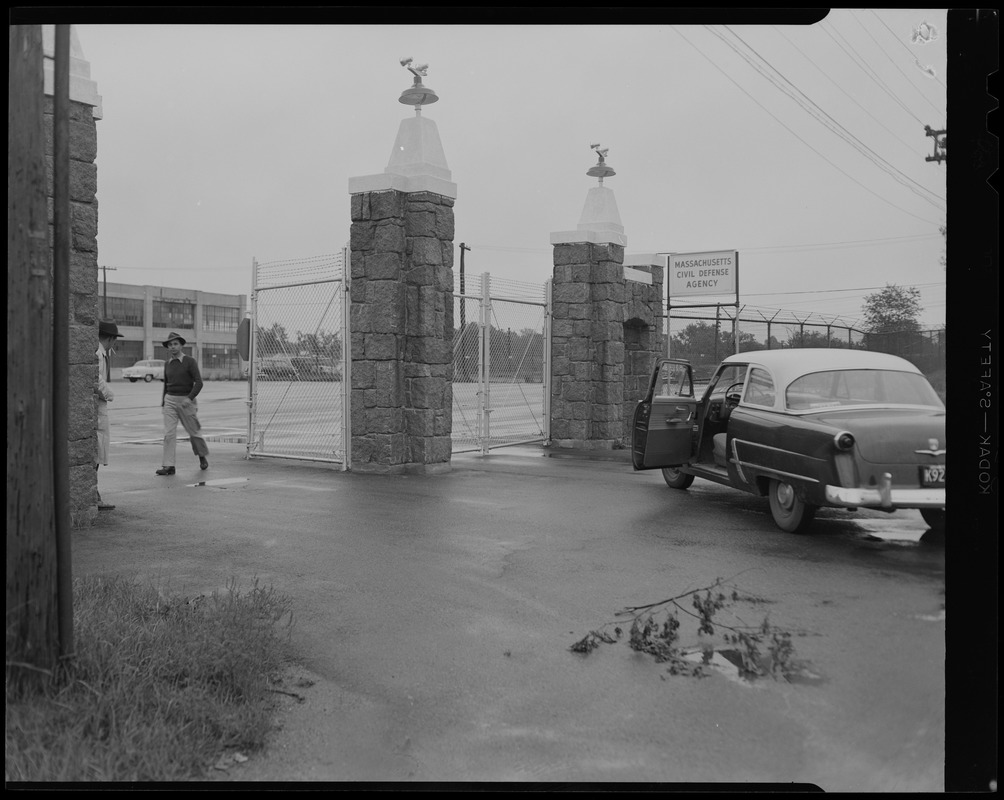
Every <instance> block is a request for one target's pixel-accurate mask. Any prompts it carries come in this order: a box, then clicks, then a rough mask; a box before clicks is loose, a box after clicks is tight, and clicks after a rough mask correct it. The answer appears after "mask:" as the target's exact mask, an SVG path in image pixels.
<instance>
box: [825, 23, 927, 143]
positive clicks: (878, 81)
mask: <svg viewBox="0 0 1004 800" xmlns="http://www.w3.org/2000/svg"><path fill="white" fill-rule="evenodd" d="M830 27H831V26H829V25H826V24H825V23H822V24H821V25H820V29H821V30H822V31H823V33H825V34H826V35H827V36H829V37H830V38H831V39H833V41H834V43H836V45H837V47H839V48H840V49H841V50H843V51H844V53H846V54H847V57H848V58H850V60H851V61H853V62H854V63H855V64H857V66H858V68H859V69H860V70H861V71H862V72H864V74H865V75H867V76H868V77H869V78H871V80H872V82H873V83H874V84H875V85H876V86H878V87H879V88H880V89H881V90H882V91H883V92H885V93H886V94H887V95H888V96H889V97H890V98H891V99H892V101H893V102H894V103H896V104H897V105H898V106H899V107H900V108H902V109H903V110H904V111H905V112H906V113H907V114H909V115H910V116H911V117H913V118H914V119H915V120H917V122H919V123H920V124H921V125H923V124H924V123H923V121H922V120H921V119H920V117H918V116H917V115H916V114H914V113H913V112H912V111H911V110H910V109H909V108H908V107H907V105H906V104H905V103H904V102H903V101H902V100H900V99H899V97H897V96H896V93H895V92H893V91H892V90H891V89H890V88H889V87H888V86H886V85H885V82H884V81H883V80H882V79H881V78H879V77H878V76H877V75H875V74H874V70H872V72H869V71H868V69H866V68H865V66H864V63H865V62H864V59H863V58H861V56H860V54H858V51H857V50H854V46H853V45H852V44H851V43H850V42H848V41H847V40H846V39H844V36H843V34H842V33H840V31H835V32H836V35H837V36H839V37H840V38H841V39H843V40H844V42H845V43H846V44H847V47H849V48H850V49H851V50H853V51H854V55H853V56H852V55H851V54H850V53H848V52H847V47H844V45H842V44H840V42H838V41H837V40H836V39H835V38H834V36H833V33H832V32H831V31H830ZM855 56H857V58H855Z"/></svg>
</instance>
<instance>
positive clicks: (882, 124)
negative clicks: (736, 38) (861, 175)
mask: <svg viewBox="0 0 1004 800" xmlns="http://www.w3.org/2000/svg"><path fill="white" fill-rule="evenodd" d="M774 30H775V31H777V33H778V34H780V35H781V37H782V38H783V39H785V40H786V41H787V42H788V44H790V45H791V46H792V47H794V48H795V49H796V50H798V52H799V53H801V55H802V57H803V58H805V60H806V61H808V62H809V63H810V64H812V66H814V67H815V68H816V70H817V71H818V72H819V74H820V75H822V76H823V77H824V78H826V80H828V81H829V82H830V83H832V84H833V86H834V87H835V88H836V89H838V90H839V91H840V92H842V93H843V95H844V96H845V97H846V98H847V99H848V100H850V101H851V102H852V103H854V105H856V106H857V107H858V108H860V109H861V110H862V111H863V112H864V113H865V114H867V115H868V116H869V117H871V118H872V120H873V121H874V122H875V124H876V125H878V126H879V127H881V128H883V129H884V130H885V131H886V132H887V133H889V135H891V136H892V137H893V138H894V139H896V140H897V141H898V142H899V143H900V144H902V145H903V146H904V147H906V148H908V149H910V150H913V152H915V153H916V154H917V155H919V156H921V157H924V156H926V155H927V153H926V152H924V151H921V150H914V148H913V145H911V144H908V143H907V142H905V141H903V139H902V138H901V137H900V136H899V135H898V134H897V133H895V132H894V131H893V130H892V129H891V128H889V127H888V126H886V124H885V123H884V122H882V121H881V120H880V119H878V118H877V117H876V116H875V115H874V114H872V113H871V111H869V110H868V109H867V108H865V107H864V106H863V105H861V103H859V102H858V100H857V98H856V97H854V96H853V95H852V94H850V93H849V92H847V91H846V90H845V89H844V87H843V86H841V85H840V84H839V83H837V82H836V81H835V80H833V78H831V77H830V76H829V75H827V74H826V71H825V70H823V69H822V68H821V67H820V66H819V65H818V64H817V63H816V62H815V61H813V60H812V58H811V57H810V56H808V55H806V53H805V52H804V51H803V50H802V49H801V48H800V47H799V46H798V45H797V44H795V43H794V42H793V41H792V40H791V39H789V38H788V37H787V36H786V35H785V33H784V31H782V30H781V29H780V28H778V27H777V26H774Z"/></svg>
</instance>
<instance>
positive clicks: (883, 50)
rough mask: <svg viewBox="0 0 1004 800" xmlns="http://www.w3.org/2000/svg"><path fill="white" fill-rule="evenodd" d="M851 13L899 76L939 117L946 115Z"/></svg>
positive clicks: (852, 14) (853, 14)
mask: <svg viewBox="0 0 1004 800" xmlns="http://www.w3.org/2000/svg"><path fill="white" fill-rule="evenodd" d="M850 13H851V17H853V18H854V21H855V22H857V23H858V25H860V26H861V29H862V30H863V31H864V32H865V33H866V34H867V35H868V38H869V39H871V40H872V41H873V42H875V46H876V47H878V48H879V50H881V51H882V54H883V55H884V56H885V57H886V58H888V59H889V63H890V64H892V65H893V66H894V67H895V68H896V69H897V71H898V72H899V74H900V75H902V76H903V77H904V78H905V79H906V82H907V83H909V84H910V86H912V87H913V88H914V89H915V90H916V91H917V94H919V95H920V96H921V97H922V98H924V100H925V101H926V102H927V103H928V105H930V106H931V108H933V109H934V110H935V112H937V113H938V114H939V115H943V114H944V113H945V110H944V109H943V108H938V107H937V106H936V105H935V104H934V103H933V102H931V99H930V98H929V97H928V96H927V95H925V94H924V93H923V92H921V91H920V89H918V88H917V86H916V84H914V83H913V81H911V80H910V77H909V76H908V75H907V74H906V73H905V72H903V70H901V69H900V68H899V64H897V63H896V62H895V61H893V60H892V56H890V55H889V53H888V52H887V51H886V49H885V48H884V47H882V45H880V44H879V43H878V40H877V39H876V38H875V37H874V36H872V33H871V31H870V30H868V28H866V27H865V24H864V23H863V22H862V21H861V20H860V19H859V18H858V16H857V15H856V14H855V13H854V12H853V11H851V12H850ZM873 13H874V12H873ZM886 28H887V29H888V26H886ZM890 33H891V31H890ZM939 118H940V116H939Z"/></svg>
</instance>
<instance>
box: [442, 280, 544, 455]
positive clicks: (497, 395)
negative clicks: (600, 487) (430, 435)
mask: <svg viewBox="0 0 1004 800" xmlns="http://www.w3.org/2000/svg"><path fill="white" fill-rule="evenodd" d="M470 283H473V284H474V285H475V286H476V287H477V289H476V291H477V294H472V293H466V294H460V293H456V294H454V315H453V319H454V325H455V333H454V338H453V452H454V453H464V452H472V451H480V452H482V453H485V454H487V453H488V452H489V450H491V449H493V448H497V447H505V446H508V445H516V444H528V443H531V442H539V441H546V440H547V439H548V438H549V437H550V408H549V405H550V397H551V392H550V365H551V354H550V344H551V331H550V326H551V296H550V291H551V284H550V281H548V282H547V283H546V284H544V285H539V284H532V283H522V282H519V281H509V280H499V279H497V278H495V279H493V278H492V277H491V275H490V274H488V273H484V274H482V275H481V276H480V278H474V280H472V281H470Z"/></svg>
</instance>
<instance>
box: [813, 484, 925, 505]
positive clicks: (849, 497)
mask: <svg viewBox="0 0 1004 800" xmlns="http://www.w3.org/2000/svg"><path fill="white" fill-rule="evenodd" d="M825 496H826V502H827V503H829V504H830V505H834V506H847V507H849V508H857V507H859V506H860V507H862V508H944V507H945V490H944V489H893V488H892V487H891V486H890V485H889V480H888V479H887V480H884V481H882V483H881V485H879V486H876V487H875V488H868V489H860V488H853V489H848V488H846V487H844V486H826V487H825Z"/></svg>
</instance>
